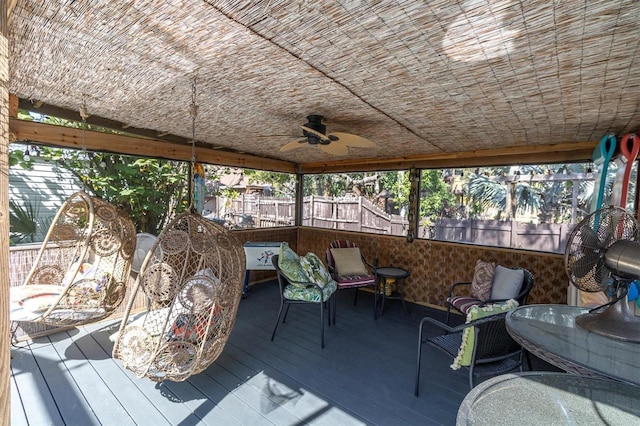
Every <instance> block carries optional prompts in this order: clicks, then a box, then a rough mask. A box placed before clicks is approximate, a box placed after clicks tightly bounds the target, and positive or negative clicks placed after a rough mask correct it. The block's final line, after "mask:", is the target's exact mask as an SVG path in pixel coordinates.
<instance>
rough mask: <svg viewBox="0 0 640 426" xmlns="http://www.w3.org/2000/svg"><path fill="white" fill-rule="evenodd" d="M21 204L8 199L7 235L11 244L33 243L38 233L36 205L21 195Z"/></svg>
mask: <svg viewBox="0 0 640 426" xmlns="http://www.w3.org/2000/svg"><path fill="white" fill-rule="evenodd" d="M22 201H23V204H22V205H21V204H18V203H17V202H16V201H15V200H9V236H10V241H11V243H12V244H18V243H33V242H35V241H36V240H37V235H38V206H37V205H36V204H33V203H30V202H29V200H28V199H27V198H26V197H23V200H22Z"/></svg>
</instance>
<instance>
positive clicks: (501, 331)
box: [415, 312, 528, 396]
mask: <svg viewBox="0 0 640 426" xmlns="http://www.w3.org/2000/svg"><path fill="white" fill-rule="evenodd" d="M506 315H507V312H504V313H500V314H497V315H492V316H489V317H485V318H480V319H478V320H475V321H472V322H470V323H467V324H462V325H460V326H458V327H449V326H448V325H446V324H444V323H441V322H440V321H437V320H435V319H433V318H430V317H425V318H423V319H422V320H421V321H420V329H419V334H418V360H417V363H416V383H415V395H416V396H418V394H419V387H420V361H421V358H422V345H423V344H424V343H429V344H431V345H432V346H435V347H436V348H438V349H440V350H442V351H444V352H446V353H447V354H449V355H451V357H452V358H455V357H456V355H457V354H458V351H459V349H460V345H461V343H462V333H463V332H464V329H465V328H467V327H475V339H474V346H473V352H472V356H471V364H470V365H469V366H468V367H464V368H468V370H469V386H470V389H473V387H474V383H475V381H474V379H475V378H476V377H489V376H495V375H498V374H503V373H507V372H509V371H512V370H515V369H516V368H519V369H520V371H522V361H523V352H524V351H523V349H522V347H521V346H520V345H519V344H518V343H517V342H516V341H515V340H513V338H511V336H510V335H509V333H508V332H507V329H506V325H505V317H506ZM427 323H430V324H433V325H435V326H437V327H439V328H440V329H442V330H444V331H445V334H441V335H438V336H435V337H427V338H424V337H423V329H424V326H425V324H427ZM527 362H528V360H527Z"/></svg>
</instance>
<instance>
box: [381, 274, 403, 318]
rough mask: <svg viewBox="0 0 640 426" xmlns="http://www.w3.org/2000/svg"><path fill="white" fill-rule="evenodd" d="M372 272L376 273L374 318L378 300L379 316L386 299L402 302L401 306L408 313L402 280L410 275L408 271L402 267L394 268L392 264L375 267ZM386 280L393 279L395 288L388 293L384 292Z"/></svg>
mask: <svg viewBox="0 0 640 426" xmlns="http://www.w3.org/2000/svg"><path fill="white" fill-rule="evenodd" d="M374 273H375V275H376V278H377V279H376V290H375V304H376V318H377V316H378V309H377V307H378V300H380V301H381V302H380V316H382V313H383V311H384V302H385V300H386V299H397V300H400V301H401V302H402V308H403V309H404V311H405V312H406V313H407V315H409V314H410V312H409V309H407V305H406V304H405V303H404V289H403V287H404V281H405V279H406V278H407V277H408V276H409V275H410V274H409V271H407V270H406V269H402V268H395V267H392V266H385V267H382V268H375V269H374ZM387 280H395V286H396V289H395V290H394V291H393V292H391V293H390V295H387V294H386V291H385V285H386V282H387Z"/></svg>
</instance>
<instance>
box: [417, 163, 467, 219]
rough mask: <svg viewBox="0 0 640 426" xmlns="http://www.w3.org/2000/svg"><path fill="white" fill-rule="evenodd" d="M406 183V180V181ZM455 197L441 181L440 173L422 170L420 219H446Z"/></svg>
mask: <svg viewBox="0 0 640 426" xmlns="http://www.w3.org/2000/svg"><path fill="white" fill-rule="evenodd" d="M407 183H408V179H407ZM455 202H456V197H455V195H454V194H453V193H452V192H451V188H450V187H449V185H447V184H446V183H445V182H444V180H443V179H442V171H441V170H435V169H429V170H423V171H422V175H421V177H420V217H443V216H444V217H448V214H447V211H448V210H449V209H450V208H451V207H453V206H455Z"/></svg>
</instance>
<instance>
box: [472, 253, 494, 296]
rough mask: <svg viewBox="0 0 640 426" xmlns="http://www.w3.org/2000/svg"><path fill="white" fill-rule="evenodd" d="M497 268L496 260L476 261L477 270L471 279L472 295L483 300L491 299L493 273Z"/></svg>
mask: <svg viewBox="0 0 640 426" xmlns="http://www.w3.org/2000/svg"><path fill="white" fill-rule="evenodd" d="M495 269H496V264H495V263H494V262H483V261H482V260H479V259H478V261H477V262H476V270H475V273H474V274H473V281H471V295H472V296H473V297H475V298H476V299H478V300H479V301H481V302H484V301H486V300H489V298H490V297H491V286H492V284H493V274H494V271H495Z"/></svg>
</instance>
